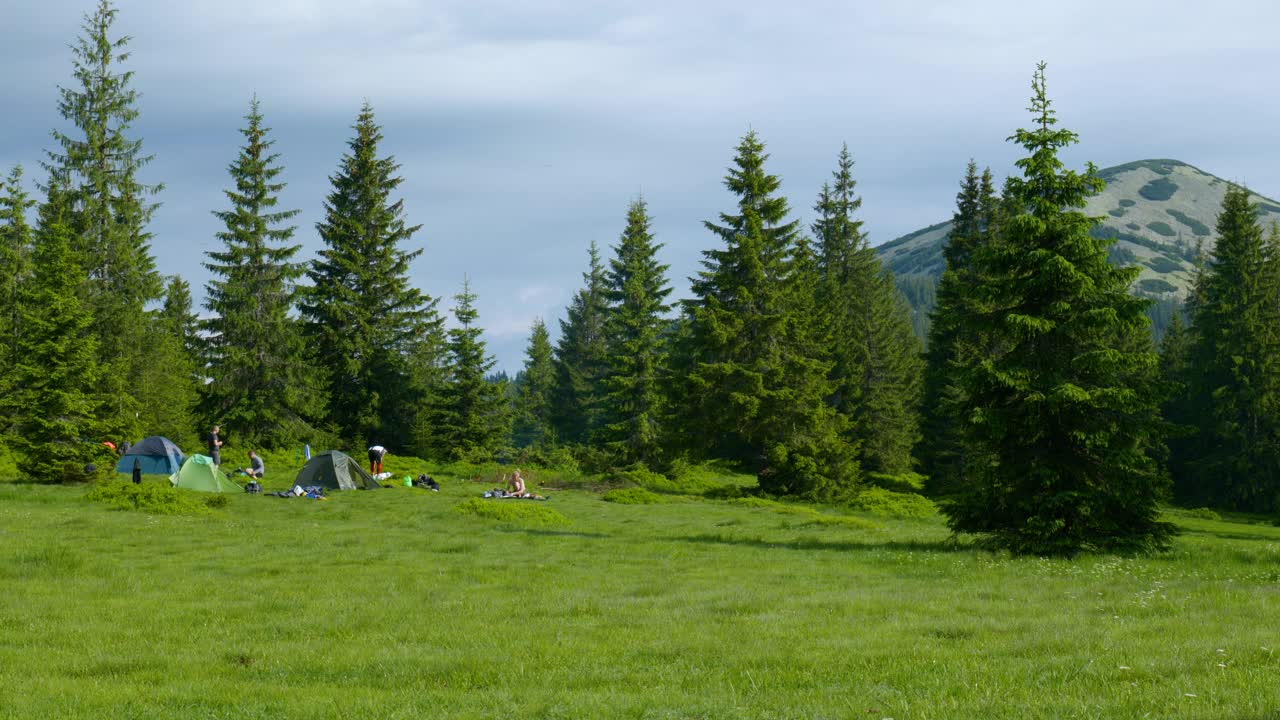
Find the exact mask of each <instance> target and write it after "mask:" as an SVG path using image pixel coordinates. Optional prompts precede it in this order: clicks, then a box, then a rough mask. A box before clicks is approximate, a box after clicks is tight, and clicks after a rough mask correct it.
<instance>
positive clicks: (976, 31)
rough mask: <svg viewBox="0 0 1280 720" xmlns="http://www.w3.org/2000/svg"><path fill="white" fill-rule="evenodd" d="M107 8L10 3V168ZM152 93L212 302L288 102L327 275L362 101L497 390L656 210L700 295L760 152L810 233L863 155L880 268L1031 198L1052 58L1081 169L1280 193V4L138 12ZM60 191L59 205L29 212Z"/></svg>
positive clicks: (180, 219) (167, 207) (148, 111)
mask: <svg viewBox="0 0 1280 720" xmlns="http://www.w3.org/2000/svg"><path fill="white" fill-rule="evenodd" d="M95 6H96V3H95V2H94V0H41V2H38V3H37V2H28V1H27V0H0V16H3V22H0V98H3V111H2V112H0V118H3V120H2V121H0V170H3V171H4V172H6V173H7V171H8V169H9V168H10V167H11V166H13V165H14V164H16V163H21V164H22V165H23V166H24V168H25V169H26V172H27V179H28V181H29V182H30V183H32V184H34V183H35V182H37V181H42V180H43V172H42V170H41V169H40V161H41V160H42V159H43V157H44V151H45V150H47V149H50V148H52V147H53V140H52V138H51V137H50V132H51V131H52V130H54V129H55V128H56V129H60V130H63V131H69V130H71V129H72V128H71V127H70V126H69V124H68V123H67V122H66V121H65V120H63V119H62V118H61V117H60V116H59V114H58V110H57V100H58V87H59V86H63V87H71V86H72V77H71V69H72V66H71V52H70V49H69V45H70V44H71V43H73V42H74V40H75V38H76V36H77V35H78V34H79V33H80V32H81V30H80V25H81V22H82V19H83V15H84V14H85V13H89V12H92V11H93V9H94V7H95ZM118 7H119V8H120V14H119V17H118V20H117V22H116V26H115V28H116V31H117V33H118V34H125V35H129V36H131V37H132V40H131V42H130V43H129V48H130V50H131V52H132V56H131V57H130V58H129V60H128V62H127V64H126V67H127V69H129V70H132V71H133V72H134V73H135V75H134V79H133V84H134V87H135V88H136V89H138V90H139V91H140V92H141V93H142V97H141V99H140V101H139V103H138V109H139V111H140V113H141V114H140V116H139V118H138V120H137V121H136V123H135V130H134V133H135V136H136V137H141V138H143V139H144V149H145V150H146V151H147V152H149V153H152V154H154V156H155V159H154V161H153V162H152V163H151V164H150V165H149V166H148V167H147V168H146V170H145V172H144V174H143V176H142V180H143V181H144V182H160V183H163V184H164V186H165V188H164V190H163V192H162V193H161V194H160V195H159V197H158V199H159V201H160V202H161V203H162V205H161V207H160V208H159V209H158V211H157V212H156V214H155V217H154V220H153V222H152V225H151V230H152V231H153V232H154V233H155V240H154V242H153V247H152V251H153V253H154V255H155V258H156V262H157V265H158V267H159V269H160V270H161V272H163V273H165V274H179V275H181V276H182V277H183V278H185V279H186V280H187V281H188V282H189V283H190V284H191V286H192V290H193V294H194V295H195V297H196V301H197V303H200V302H202V301H203V296H204V292H203V287H204V284H205V283H206V282H207V281H208V280H209V275H208V273H207V271H205V270H204V269H203V268H202V267H201V262H202V260H203V259H204V253H206V252H208V251H210V250H214V249H216V248H217V241H216V239H215V237H214V234H215V233H216V232H217V231H218V230H219V223H218V221H217V220H216V218H214V217H213V215H212V212H213V211H216V210H223V209H225V208H226V207H227V201H226V199H225V197H224V195H223V190H225V189H226V188H228V187H229V186H230V176H229V175H228V172H227V166H228V165H229V164H230V163H231V162H232V160H233V159H234V158H235V155H236V153H237V151H238V149H239V147H240V145H241V141H242V136H241V135H240V134H239V128H241V127H242V126H243V124H244V118H243V116H244V114H245V113H246V111H247V109H248V105H249V102H250V100H251V98H252V97H253V96H254V95H255V94H256V96H257V97H258V98H259V100H260V101H261V103H262V111H263V113H264V114H265V116H266V121H267V125H268V126H269V127H271V128H272V137H274V139H275V140H276V145H275V149H276V150H277V151H278V152H279V153H280V155H281V161H282V163H283V165H284V166H285V168H286V169H285V172H284V174H283V175H282V176H281V177H282V179H283V180H284V181H285V182H287V183H288V187H287V188H286V189H285V190H284V192H283V193H282V196H281V201H282V205H283V207H286V208H292V209H298V210H299V211H300V214H299V216H298V218H297V220H296V222H297V225H298V232H297V236H296V240H297V241H298V242H300V243H302V245H303V249H302V252H301V253H300V257H302V258H303V259H308V258H311V257H314V255H315V252H316V250H318V249H319V248H320V247H321V245H322V243H321V241H320V240H319V237H318V235H317V234H316V232H315V223H316V222H317V221H319V220H320V219H321V218H322V213H323V210H322V203H323V201H324V197H325V195H326V194H327V193H328V191H329V177H330V176H331V175H332V174H333V173H334V172H335V171H336V169H337V167H338V164H339V162H340V159H341V156H342V154H343V153H344V152H345V151H346V143H347V141H348V140H349V139H350V137H351V135H352V130H351V125H352V124H353V123H354V121H355V118H356V115H357V113H358V112H359V110H360V107H361V105H362V103H364V102H365V101H366V100H367V101H368V102H370V103H371V104H372V106H373V108H374V110H375V112H376V116H377V120H378V122H379V123H380V124H381V125H382V127H383V133H384V135H385V139H384V140H383V143H382V148H381V149H382V151H383V152H384V153H388V154H391V155H394V156H395V158H396V160H397V161H398V162H399V163H400V164H401V169H400V173H401V175H402V177H403V178H404V182H403V184H402V185H401V186H400V196H401V197H402V198H403V200H404V205H405V213H406V215H405V216H406V219H407V220H408V221H409V223H410V224H421V225H422V229H421V230H420V231H419V232H418V234H417V235H415V236H414V237H413V239H412V241H411V243H410V244H409V246H408V247H407V248H406V249H410V250H413V249H421V250H422V251H423V252H422V254H421V256H420V257H419V258H418V259H417V260H416V261H415V262H414V263H413V265H412V269H411V273H412V279H413V280H414V281H415V282H416V283H417V284H418V285H419V287H421V288H422V289H423V291H424V292H426V293H427V294H428V295H430V296H432V297H435V298H440V300H441V302H440V308H441V310H442V311H445V312H447V311H448V309H449V308H451V307H452V304H453V296H454V295H455V294H457V293H458V292H460V291H461V289H462V286H463V282H464V280H466V281H469V282H470V285H471V288H472V290H473V291H474V292H475V293H476V294H477V295H478V300H477V303H476V307H477V309H478V310H479V313H480V318H479V321H478V322H479V324H480V325H481V326H482V327H484V329H485V339H486V341H487V343H488V347H489V350H490V351H491V353H492V354H493V355H494V356H495V358H496V360H497V369H501V370H506V371H507V372H509V373H513V374H514V373H515V372H516V371H518V370H519V369H520V367H521V366H522V365H523V362H524V352H525V347H526V346H527V343H528V337H529V330H530V327H531V325H532V323H533V322H534V320H535V319H536V318H542V319H543V320H544V321H545V322H546V323H547V325H548V328H549V329H550V330H551V332H552V336H553V338H554V337H555V336H557V335H558V333H559V323H558V321H559V320H560V319H561V318H563V317H564V310H565V307H566V306H567V304H568V303H569V301H570V300H571V298H572V296H573V294H574V293H575V292H576V291H577V290H578V289H579V288H580V287H581V286H582V273H583V271H584V270H585V269H586V264H587V249H588V247H589V245H590V243H591V242H593V241H594V242H596V243H598V244H599V246H600V248H601V250H602V252H603V254H604V255H605V257H606V258H608V257H609V256H610V255H611V254H612V246H613V245H615V244H616V243H617V240H618V237H619V235H620V234H621V232H622V229H623V226H624V221H625V216H626V210H627V206H628V204H629V203H630V202H631V201H632V200H634V199H635V198H637V197H640V196H643V198H644V199H645V201H646V202H647V203H648V207H649V212H650V215H651V217H652V227H653V231H654V234H655V236H656V239H657V241H658V242H661V243H663V248H662V249H661V250H660V255H659V257H660V259H661V261H662V262H665V263H667V264H668V265H669V266H670V270H669V278H670V280H671V284H672V286H673V288H674V290H675V292H674V293H673V297H674V298H679V297H686V296H687V293H688V284H689V283H688V277H689V276H690V275H692V274H694V273H695V272H697V270H698V268H699V266H698V262H699V260H700V259H701V258H702V252H703V251H704V250H707V249H710V248H712V247H714V246H715V244H716V242H717V240H716V239H715V237H714V236H712V235H711V233H710V232H708V231H707V230H706V229H705V228H704V227H703V221H705V220H714V219H715V218H716V217H717V215H718V214H719V213H721V212H726V211H730V210H732V209H733V207H734V203H735V198H734V197H733V196H732V195H731V194H730V193H729V192H728V191H727V190H726V189H725V188H724V186H723V179H724V175H725V172H726V170H727V168H728V167H729V166H730V165H731V163H732V161H733V155H734V148H735V146H736V145H737V143H738V141H739V140H740V138H741V137H742V135H743V134H745V133H746V132H748V131H750V130H755V131H756V132H758V133H759V135H760V137H761V138H762V139H763V140H764V142H765V144H766V149H767V152H769V154H770V158H769V160H768V162H767V164H766V169H767V170H768V171H770V172H772V173H773V174H775V175H778V176H779V177H780V178H781V180H782V188H781V192H782V193H783V194H784V195H786V196H787V197H788V198H789V200H790V204H791V209H792V212H793V216H794V217H796V218H799V219H801V220H802V221H804V223H805V224H806V225H807V224H808V223H810V222H811V221H812V220H813V212H812V206H813V204H814V200H815V198H816V197H817V193H818V190H819V189H820V187H821V186H822V183H823V182H825V181H827V180H828V179H830V177H831V172H832V170H833V169H834V168H835V163H836V156H837V155H838V153H839V151H840V148H841V146H842V144H846V143H847V144H848V147H849V152H850V154H851V155H852V157H853V159H854V162H855V166H854V175H855V179H856V180H857V182H858V192H859V194H860V195H861V197H862V199H863V205H862V208H861V211H860V215H861V219H862V220H863V221H864V223H865V224H864V229H865V230H866V231H867V232H868V233H869V235H870V239H871V242H872V244H875V245H878V244H881V243H884V242H887V241H889V240H892V239H894V238H896V237H899V236H901V235H903V234H906V233H908V232H911V231H913V230H916V229H919V228H921V227H924V226H926V225H930V224H933V223H936V222H940V221H942V220H945V219H948V218H949V217H950V215H951V213H952V210H953V207H954V202H955V194H956V191H957V189H958V185H959V181H960V178H961V176H962V175H963V173H964V168H965V164H966V163H967V162H968V161H969V159H970V158H973V159H974V160H976V161H977V162H978V164H979V165H980V166H989V167H991V169H992V171H993V172H994V173H995V174H996V175H997V176H1001V177H1002V176H1004V175H1007V174H1009V173H1011V172H1014V170H1015V168H1014V165H1013V163H1014V161H1015V160H1016V159H1017V158H1018V157H1019V152H1018V148H1016V147H1014V146H1013V145H1012V144H1011V143H1009V142H1007V140H1006V139H1007V138H1008V137H1009V135H1011V134H1012V133H1013V131H1014V130H1015V129H1016V128H1018V127H1023V126H1026V125H1028V124H1029V122H1030V121H1029V115H1028V113H1027V111H1026V107H1027V105H1028V99H1029V96H1030V83H1031V76H1032V72H1033V71H1034V69H1035V64H1036V62H1037V61H1040V60H1043V61H1045V62H1047V63H1048V70H1047V73H1048V88H1049V95H1050V97H1051V99H1052V100H1053V102H1054V107H1055V109H1056V110H1057V112H1058V117H1059V119H1060V120H1061V122H1062V125H1063V126H1064V127H1067V128H1069V129H1071V130H1074V131H1076V132H1077V133H1079V135H1080V139H1081V142H1080V144H1079V145H1077V146H1075V147H1073V148H1072V149H1071V150H1069V151H1068V152H1066V153H1065V154H1064V159H1065V160H1066V161H1067V163H1068V165H1069V166H1073V167H1080V166H1083V165H1084V163H1086V162H1089V161H1092V162H1094V163H1095V164H1097V165H1098V166H1099V167H1107V166H1110V165H1117V164H1120V163H1125V162H1130V161H1133V160H1138V159H1144V158H1175V159H1178V160H1182V161H1184V162H1188V163H1191V164H1192V165H1195V166H1197V167H1199V168H1201V169H1202V170H1205V171H1206V172H1210V173H1212V174H1215V175H1218V176H1220V177H1223V178H1226V179H1229V180H1234V181H1237V182H1245V183H1247V184H1248V185H1249V186H1250V187H1251V188H1253V189H1254V190H1255V191H1257V192H1259V193H1261V194H1263V195H1267V196H1271V197H1277V196H1280V163H1277V162H1275V158H1274V157H1273V156H1272V154H1271V153H1268V152H1265V151H1264V148H1266V147H1270V144H1269V143H1270V141H1271V140H1272V139H1273V137H1274V132H1275V128H1276V127H1280V94H1277V93H1276V92H1275V89H1276V82H1275V79H1274V77H1275V75H1274V70H1275V68H1276V67H1277V66H1278V63H1277V60H1280V51H1278V50H1277V49H1276V45H1277V43H1276V42H1275V30H1274V29H1275V27H1277V25H1278V24H1280V4H1276V3H1272V2H1267V1H1264V0H1258V1H1257V2H1243V1H1240V0H1220V1H1219V2H1215V3H1192V2H1184V1H1179V0H1161V1H1159V2H1152V1H1148V0H1121V1H1120V2H1116V1H1115V0H1111V1H1110V2H1096V1H1094V0H1077V1H1076V2H1073V3H1052V4H1050V3H1042V2H1041V3H1033V2H1026V0H1009V1H1005V0H991V1H986V2H982V1H978V2H965V3H959V2H954V0H897V1H896V2H893V3H887V2H884V3H882V2H863V1H861V0H849V1H846V2H838V1H827V0H789V1H788V2H777V1H776V0H768V1H765V0H738V1H737V2H731V3H730V2H692V1H690V0H648V1H647V2H644V3H634V2H619V1H617V0H594V1H592V2H568V1H566V0H436V1H421V2H416V1H412V0H340V1H337V0H186V1H185V2H177V3H175V2H171V1H170V0H120V1H119V2H118ZM29 189H32V190H34V188H29Z"/></svg>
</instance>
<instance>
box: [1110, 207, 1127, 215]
mask: <svg viewBox="0 0 1280 720" xmlns="http://www.w3.org/2000/svg"><path fill="white" fill-rule="evenodd" d="M1107 214H1108V215H1110V216H1111V217H1124V208H1111V209H1110V210H1108V211H1107Z"/></svg>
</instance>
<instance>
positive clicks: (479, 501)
mask: <svg viewBox="0 0 1280 720" xmlns="http://www.w3.org/2000/svg"><path fill="white" fill-rule="evenodd" d="M454 510H455V511H456V512H459V513H462V514H463V515H469V516H472V517H478V518H483V519H485V520H494V521H497V522H501V523H511V524H513V525H523V526H527V527H556V526H562V525H568V524H569V518H567V517H565V516H564V515H561V514H560V513H559V512H557V511H556V510H555V509H553V508H549V507H547V506H546V505H544V504H542V503H541V502H538V501H536V500H493V499H487V498H471V499H470V500H465V501H463V502H460V503H458V504H457V505H456V506H454Z"/></svg>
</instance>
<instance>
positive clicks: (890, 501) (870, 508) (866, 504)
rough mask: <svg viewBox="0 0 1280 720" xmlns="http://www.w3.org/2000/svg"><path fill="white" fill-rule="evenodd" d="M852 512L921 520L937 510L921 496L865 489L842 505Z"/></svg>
mask: <svg viewBox="0 0 1280 720" xmlns="http://www.w3.org/2000/svg"><path fill="white" fill-rule="evenodd" d="M844 504H845V505H846V506H847V507H849V508H851V509H853V510H861V511H862V512H868V513H871V514H872V515H880V516H882V517H896V518H923V517H930V516H931V515H936V514H937V512H938V508H937V507H936V506H934V504H933V502H932V501H930V500H929V499H928V498H926V497H924V496H923V495H918V494H916V493H902V492H894V491H892V490H886V489H884V488H881V487H874V486H871V487H866V488H863V489H862V490H860V491H859V492H858V493H857V494H856V495H854V496H853V497H852V498H850V499H849V500H847V501H846V502H845V503H844Z"/></svg>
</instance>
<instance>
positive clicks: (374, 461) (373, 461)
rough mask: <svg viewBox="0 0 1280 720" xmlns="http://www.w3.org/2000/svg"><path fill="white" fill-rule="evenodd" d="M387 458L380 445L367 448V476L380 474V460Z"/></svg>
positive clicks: (384, 450)
mask: <svg viewBox="0 0 1280 720" xmlns="http://www.w3.org/2000/svg"><path fill="white" fill-rule="evenodd" d="M386 456H387V449H386V448H384V447H382V446H381V445H371V446H369V474H370V475H375V476H376V475H381V474H382V458H384V457H386Z"/></svg>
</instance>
